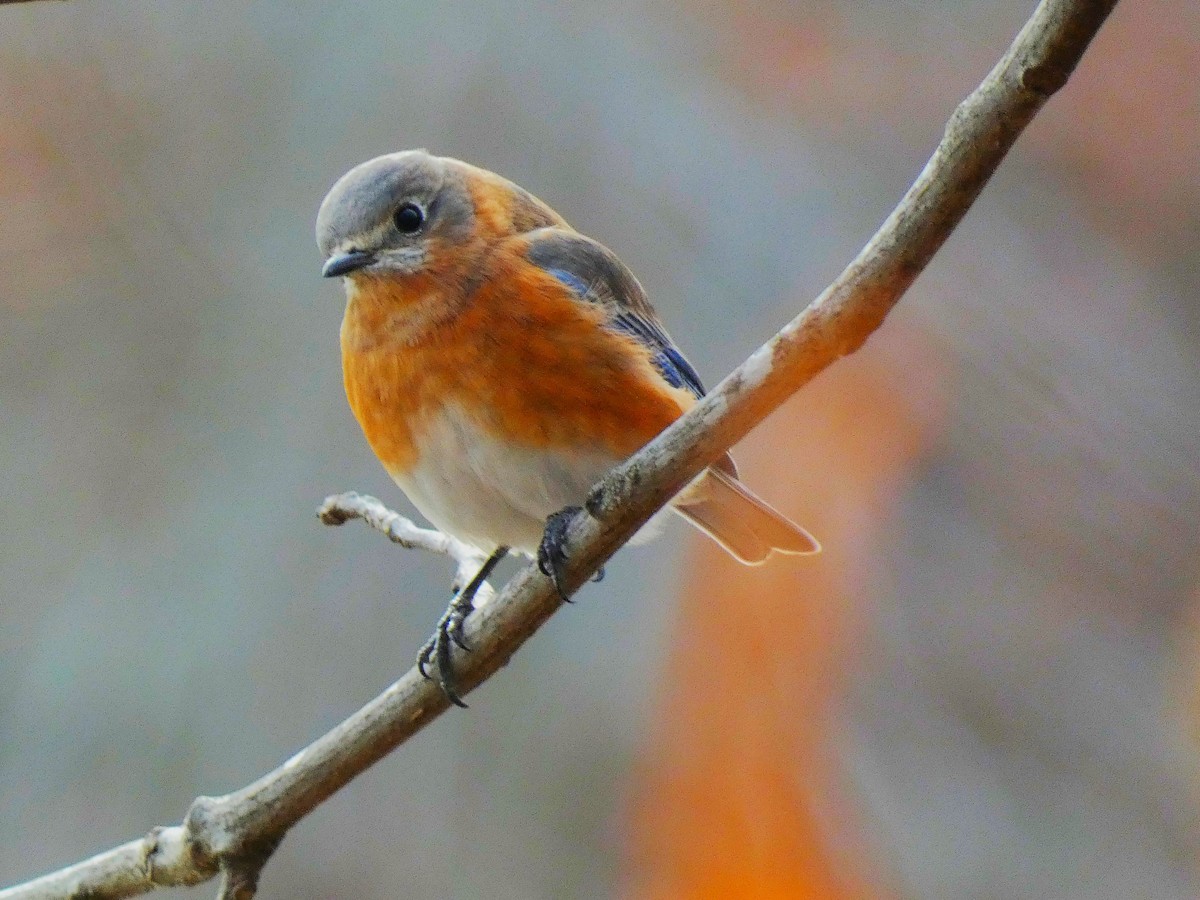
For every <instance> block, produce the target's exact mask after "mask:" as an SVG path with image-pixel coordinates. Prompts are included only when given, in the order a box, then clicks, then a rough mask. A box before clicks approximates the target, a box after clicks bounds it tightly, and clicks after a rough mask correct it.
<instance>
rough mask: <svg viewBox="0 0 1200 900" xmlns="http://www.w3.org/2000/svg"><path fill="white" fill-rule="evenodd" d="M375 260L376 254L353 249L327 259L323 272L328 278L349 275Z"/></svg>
mask: <svg viewBox="0 0 1200 900" xmlns="http://www.w3.org/2000/svg"><path fill="white" fill-rule="evenodd" d="M373 262H375V254H373V253H364V252H363V251H361V250H351V251H350V252H349V253H338V254H335V255H334V256H331V257H329V259H327V260H325V265H324V266H323V267H322V269H321V274H322V275H324V276H325V277H326V278H337V277H338V276H339V275H349V274H350V273H351V272H354V271H356V270H358V269H361V268H362V267H363V266H369V265H370V264H371V263H373Z"/></svg>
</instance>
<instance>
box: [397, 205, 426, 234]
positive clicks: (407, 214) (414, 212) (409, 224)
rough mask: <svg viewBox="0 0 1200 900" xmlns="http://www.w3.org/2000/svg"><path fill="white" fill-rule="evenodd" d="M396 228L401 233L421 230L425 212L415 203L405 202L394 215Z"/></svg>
mask: <svg viewBox="0 0 1200 900" xmlns="http://www.w3.org/2000/svg"><path fill="white" fill-rule="evenodd" d="M392 221H393V222H395V223H396V228H397V229H398V230H399V231H400V233H401V234H413V233H414V232H416V231H419V230H420V228H421V225H422V224H423V223H424V221H425V213H423V212H421V207H419V206H417V205H416V204H415V203H405V204H404V205H403V206H401V207H400V208H399V209H398V210H396V212H395V214H394V215H393V216H392Z"/></svg>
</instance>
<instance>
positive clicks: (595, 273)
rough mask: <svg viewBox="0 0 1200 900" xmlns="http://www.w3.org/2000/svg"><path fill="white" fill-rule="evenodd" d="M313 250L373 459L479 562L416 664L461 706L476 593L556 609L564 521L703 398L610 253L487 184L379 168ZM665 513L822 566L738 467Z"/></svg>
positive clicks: (512, 187)
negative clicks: (538, 598)
mask: <svg viewBox="0 0 1200 900" xmlns="http://www.w3.org/2000/svg"><path fill="white" fill-rule="evenodd" d="M316 236H317V246H318V248H319V250H320V253H321V255H322V257H323V259H324V262H323V266H322V274H323V275H324V276H325V277H326V278H341V279H342V281H343V284H344V287H345V294H346V306H345V314H344V318H343V321H342V325H341V335H340V338H341V353H342V374H343V380H344V384H345V390H346V396H347V399H348V401H349V404H350V407H351V409H352V410H353V413H354V416H355V418H356V419H357V420H358V423H359V425H360V426H361V427H362V431H363V434H364V435H365V437H366V440H367V443H368V444H369V445H370V447H371V449H372V450H373V451H374V453H375V455H376V456H377V457H378V458H379V460H380V462H381V463H382V464H383V467H384V469H385V470H386V472H387V473H388V475H389V476H391V478H392V479H393V480H394V481H395V482H396V484H397V485H398V486H399V487H400V489H401V490H402V491H403V492H404V493H405V494H406V495H407V496H408V498H409V500H410V501H411V502H412V504H413V505H414V506H415V507H416V508H417V510H418V511H420V513H421V514H422V515H423V516H425V518H427V519H428V520H429V521H430V522H431V523H432V524H433V525H434V526H436V527H437V528H438V529H440V530H441V531H443V532H445V533H446V534H449V535H451V536H453V537H455V538H457V539H458V540H460V541H462V542H464V543H466V544H468V545H470V546H471V547H473V548H476V549H477V550H478V551H479V552H480V554H481V556H485V557H486V562H484V563H483V565H482V566H481V568H480V571H479V573H478V574H477V575H476V576H475V577H474V578H472V579H471V580H470V581H469V582H468V583H467V584H466V585H464V586H462V588H460V589H459V591H458V592H457V593H456V594H455V596H454V599H453V600H452V601H451V604H450V606H449V608H448V609H447V610H446V613H445V614H444V615H443V616H442V617H441V619H440V620H439V622H438V624H437V628H436V629H435V632H434V634H433V636H432V637H431V638H430V639H429V641H427V642H426V644H425V645H424V646H423V647H422V648H421V651H420V653H419V655H418V660H417V663H418V668H419V669H420V671H421V673H422V674H423V675H425V677H427V678H428V677H430V675H429V670H428V666H429V664H430V663H431V662H434V663H436V674H437V678H438V682H439V684H440V686H441V688H442V690H443V691H444V692H445V694H446V696H447V697H448V698H449V700H450V701H451V702H453V703H455V704H456V705H459V706H465V705H466V704H465V703H463V701H462V698H461V696H460V691H459V690H458V686H457V681H456V679H455V676H454V672H453V665H452V659H451V644H456V645H458V646H459V647H462V648H463V649H469V647H468V645H467V643H466V641H465V640H464V637H463V624H464V622H465V620H466V618H467V616H468V615H469V614H470V613H471V612H472V611H473V610H474V604H473V600H474V596H475V594H476V592H477V591H478V589H479V587H480V586H481V585H482V584H483V582H484V581H485V580H486V578H487V577H488V576H489V575H490V574H491V572H492V570H493V569H494V568H495V566H496V565H497V563H499V561H500V560H501V559H503V558H504V557H505V556H507V555H508V554H510V553H512V554H521V555H525V556H528V557H530V558H533V559H536V560H537V562H538V565H539V567H540V568H541V569H542V571H543V573H545V574H546V575H547V576H548V577H550V578H551V579H552V580H553V581H554V584H555V586H556V587H557V588H558V589H559V592H560V594H562V593H563V592H562V587H561V573H562V571H563V569H562V567H563V565H564V564H565V561H566V556H565V553H564V551H563V542H564V538H565V534H566V526H567V524H568V523H569V521H570V519H571V517H572V516H573V515H575V514H576V513H577V512H578V510H579V509H580V507H581V505H582V504H583V503H584V501H585V500H586V498H587V496H588V494H589V492H590V490H591V489H592V487H593V486H594V485H595V484H596V483H597V482H598V481H599V480H600V479H601V478H602V477H603V476H604V475H605V474H606V473H607V472H608V471H609V470H610V469H611V468H612V467H613V466H615V465H617V464H618V463H620V462H621V461H623V460H625V459H626V458H628V457H629V456H631V455H632V454H633V453H635V452H636V451H637V450H639V449H640V448H641V447H642V446H644V445H645V444H646V443H648V442H649V441H650V440H651V439H653V438H654V437H655V436H656V435H657V434H658V433H659V432H661V431H662V430H663V429H664V428H666V427H667V426H668V425H670V424H671V423H672V422H674V421H675V420H676V419H677V418H679V417H680V416H681V415H682V414H683V413H684V412H686V411H687V410H688V409H689V408H691V406H693V405H694V404H695V403H696V401H697V399H698V398H700V397H702V396H703V395H704V392H705V389H704V385H703V384H702V383H701V380H700V377H699V375H698V374H697V373H696V369H695V368H694V367H693V366H692V364H691V363H690V362H688V360H687V358H686V357H685V356H684V355H683V353H682V352H681V351H680V350H679V348H678V347H677V346H676V345H675V342H674V341H673V340H672V339H671V337H670V335H668V333H667V331H666V329H665V328H664V327H663V325H662V323H661V322H660V320H659V318H658V316H657V315H656V314H655V311H654V309H653V307H651V305H650V302H649V300H648V299H647V297H646V292H645V291H644V290H643V289H642V286H641V284H640V283H639V282H638V280H637V278H635V277H634V275H633V273H632V272H631V271H630V270H629V269H628V268H627V267H626V266H625V265H624V264H623V263H622V262H621V261H620V259H618V258H617V256H616V254H614V253H613V252H612V251H611V250H609V249H608V248H607V247H605V246H604V245H602V244H601V243H599V242H598V241H595V240H593V239H591V238H589V237H587V236H586V235H584V234H582V233H581V232H579V231H576V230H575V229H574V228H572V227H571V226H570V225H569V224H568V223H567V222H566V220H565V219H563V217H562V216H560V215H559V214H558V213H557V212H555V211H554V210H553V209H551V208H550V207H549V206H548V205H547V204H546V203H544V202H543V201H541V200H539V199H538V198H537V197H535V196H534V195H533V194H531V193H529V192H528V191H526V190H525V189H524V188H521V187H519V186H518V185H516V184H514V183H513V182H512V181H509V180H508V179H506V178H503V177H502V176H500V175H497V174H495V173H494V172H491V171H488V170H486V169H483V168H479V167H477V166H474V165H471V164H469V163H466V162H463V161H461V160H458V159H454V158H450V157H443V156H435V155H433V154H431V153H429V152H428V151H426V150H406V151H401V152H397V153H389V154H386V155H383V156H378V157H376V158H374V159H370V160H368V161H366V162H363V163H361V164H359V165H357V166H355V167H354V168H352V169H351V170H350V171H349V172H347V173H346V174H345V175H343V176H342V177H341V178H339V179H338V180H337V182H336V183H335V184H334V185H333V187H332V188H331V189H330V190H329V193H328V194H327V195H326V197H325V199H324V200H323V201H322V203H321V206H320V209H319V211H318V213H317V220H316ZM672 508H673V509H674V511H675V512H677V513H679V514H680V515H681V516H682V517H683V518H684V519H686V520H687V521H688V522H690V523H691V524H692V525H694V526H696V527H697V528H699V529H700V531H702V532H704V533H705V534H706V535H708V536H709V537H710V538H712V539H713V540H714V541H716V543H717V544H719V545H720V546H721V547H723V548H724V549H725V550H726V551H727V552H728V553H729V554H730V555H732V556H733V557H734V558H735V559H737V560H738V561H739V562H742V563H745V564H747V565H759V564H761V563H763V562H765V561H766V559H767V558H768V557H769V556H770V555H771V554H772V553H774V552H779V553H784V554H811V553H816V552H818V551H819V549H820V547H819V544H818V543H817V541H816V540H815V539H814V538H813V537H812V535H810V534H809V533H808V532H807V531H805V530H804V529H803V528H802V527H800V526H799V525H797V524H796V523H794V522H792V521H791V520H790V519H789V518H787V517H786V516H784V515H783V514H782V513H780V512H778V511H777V510H775V509H773V508H772V507H771V506H769V505H768V504H767V503H766V502H765V501H763V500H762V499H760V498H759V497H758V496H757V495H755V494H754V493H753V492H752V491H751V490H750V489H749V488H748V487H746V486H745V485H744V484H743V483H742V482H741V481H740V480H739V478H738V470H737V466H736V465H735V464H734V462H733V459H732V458H731V457H730V456H729V455H728V454H726V455H725V456H723V457H722V458H721V459H719V460H718V461H717V462H716V463H714V464H713V465H711V466H710V467H709V468H708V469H706V470H705V471H704V472H703V473H701V475H700V476H698V477H697V478H696V479H695V480H693V481H692V482H691V484H690V485H688V486H687V487H686V488H685V489H684V490H683V491H681V492H680V494H678V495H677V496H676V497H675V498H674V500H673V501H672ZM563 599H564V600H565V599H567V598H566V596H565V594H564V595H563Z"/></svg>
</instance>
